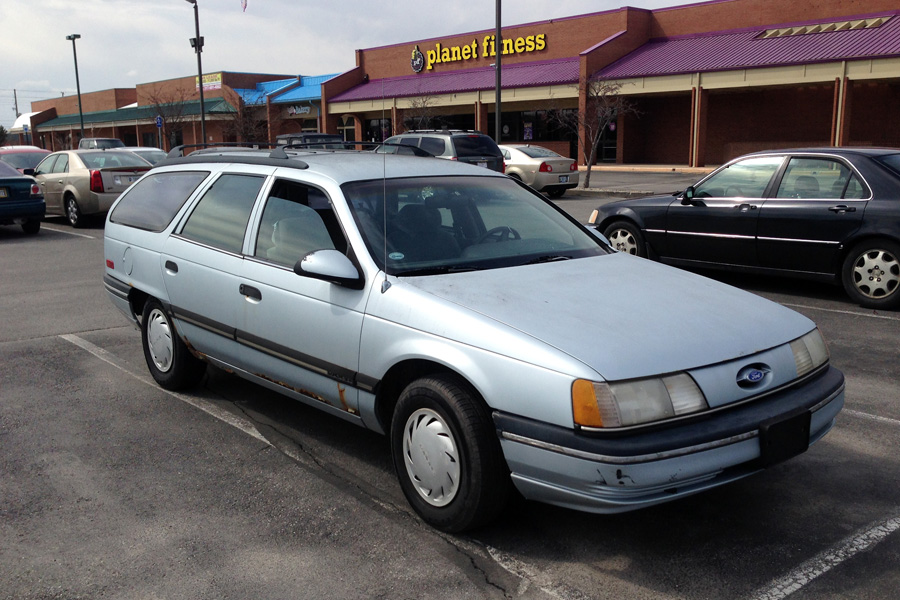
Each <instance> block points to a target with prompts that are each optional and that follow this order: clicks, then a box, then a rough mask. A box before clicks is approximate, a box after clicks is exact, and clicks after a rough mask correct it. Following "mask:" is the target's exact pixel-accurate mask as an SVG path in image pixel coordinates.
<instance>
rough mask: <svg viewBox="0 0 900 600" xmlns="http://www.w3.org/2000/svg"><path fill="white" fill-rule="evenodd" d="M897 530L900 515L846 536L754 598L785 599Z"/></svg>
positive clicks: (765, 599) (754, 599)
mask: <svg viewBox="0 0 900 600" xmlns="http://www.w3.org/2000/svg"><path fill="white" fill-rule="evenodd" d="M898 529H900V517H893V518H890V519H885V520H883V521H879V522H877V523H874V524H872V525H870V526H869V527H867V528H866V529H864V530H863V531H861V532H859V533H857V534H855V535H853V536H851V537H849V538H845V539H844V540H843V541H842V542H841V543H840V544H838V545H837V546H834V547H833V548H830V549H829V550H826V551H825V552H822V553H821V554H819V555H818V556H816V557H814V558H812V559H810V560H808V561H806V562H805V563H803V564H802V565H800V566H799V567H797V568H796V569H794V570H793V571H791V572H790V573H788V574H787V575H786V576H784V577H782V578H780V579H777V580H775V581H774V582H772V583H771V584H770V585H769V586H768V587H766V588H765V589H763V590H761V591H758V592H757V593H756V594H755V595H754V596H753V600H781V599H782V598H786V597H787V596H790V595H791V594H793V593H794V592H797V591H799V590H801V589H802V588H803V587H805V586H806V585H808V584H809V583H810V582H811V581H812V580H814V579H815V578H817V577H819V576H820V575H823V574H825V573H827V572H828V571H830V570H831V569H833V568H834V567H836V566H838V565H840V564H841V563H843V562H844V561H846V560H848V559H850V558H852V557H853V556H854V555H856V554H859V553H860V552H862V551H864V550H868V549H869V548H871V547H872V546H874V545H875V544H877V543H878V542H880V541H881V540H883V539H884V538H886V537H887V536H889V535H890V534H892V533H894V532H895V531H897V530H898Z"/></svg>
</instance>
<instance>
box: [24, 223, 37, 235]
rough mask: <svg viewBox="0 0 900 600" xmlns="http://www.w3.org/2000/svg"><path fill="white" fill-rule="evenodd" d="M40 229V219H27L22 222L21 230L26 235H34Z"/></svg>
mask: <svg viewBox="0 0 900 600" xmlns="http://www.w3.org/2000/svg"><path fill="white" fill-rule="evenodd" d="M40 230H41V220H40V219H29V220H27V221H25V222H24V223H22V231H24V232H25V233H26V234H28V235H35V234H37V232H39V231H40Z"/></svg>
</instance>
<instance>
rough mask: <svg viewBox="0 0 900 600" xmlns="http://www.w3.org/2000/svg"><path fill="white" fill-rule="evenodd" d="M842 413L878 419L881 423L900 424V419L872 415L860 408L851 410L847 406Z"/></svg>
mask: <svg viewBox="0 0 900 600" xmlns="http://www.w3.org/2000/svg"><path fill="white" fill-rule="evenodd" d="M841 413H842V414H845V415H852V416H854V417H860V418H861V419H871V420H873V421H878V422H879V423H887V424H888V425H896V426H900V420H897V419H891V418H890V417H879V416H878V415H870V414H869V413H864V412H860V411H858V410H850V409H848V408H845V409H844V410H843V411H841Z"/></svg>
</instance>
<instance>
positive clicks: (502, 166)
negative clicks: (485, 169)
mask: <svg viewBox="0 0 900 600" xmlns="http://www.w3.org/2000/svg"><path fill="white" fill-rule="evenodd" d="M500 172H501V173H506V163H505V162H502V163H500Z"/></svg>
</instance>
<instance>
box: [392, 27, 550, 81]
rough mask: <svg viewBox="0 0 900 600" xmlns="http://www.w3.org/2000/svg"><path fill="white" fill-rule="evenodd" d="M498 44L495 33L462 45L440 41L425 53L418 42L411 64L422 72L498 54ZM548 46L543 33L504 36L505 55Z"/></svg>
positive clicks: (539, 49)
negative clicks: (446, 44)
mask: <svg viewBox="0 0 900 600" xmlns="http://www.w3.org/2000/svg"><path fill="white" fill-rule="evenodd" d="M496 45H497V44H496V36H494V35H486V36H484V37H483V38H482V39H481V41H480V42H479V41H478V40H477V39H474V40H472V43H470V44H463V45H461V46H443V45H442V44H441V43H440V42H438V43H437V44H435V45H434V48H433V49H430V50H426V51H425V52H424V53H423V52H422V51H421V50H419V45H418V44H416V47H415V48H414V49H413V51H412V57H411V58H410V62H409V64H410V66H411V67H412V70H413V71H415V72H416V73H420V72H421V71H423V70H424V71H430V70H432V69H433V68H434V65H439V64H442V63H453V62H462V61H467V60H475V59H477V58H490V57H492V56H497V48H496ZM546 47H547V36H546V34H543V33H539V34H537V35H528V36H524V37H516V38H503V56H507V55H512V54H528V53H530V52H540V51H541V50H544V49H545V48H546Z"/></svg>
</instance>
